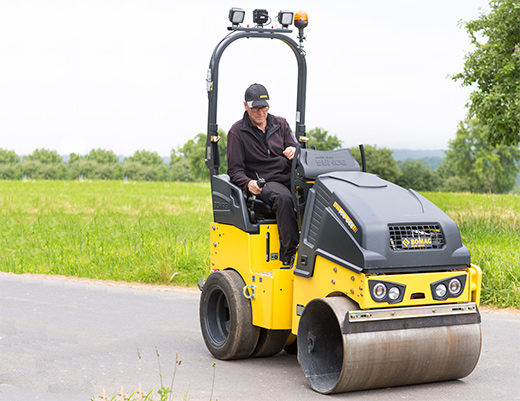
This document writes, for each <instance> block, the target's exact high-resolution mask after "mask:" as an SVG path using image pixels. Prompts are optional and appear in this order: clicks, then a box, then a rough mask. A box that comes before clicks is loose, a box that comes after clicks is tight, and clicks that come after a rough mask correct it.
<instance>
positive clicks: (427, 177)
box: [395, 160, 439, 191]
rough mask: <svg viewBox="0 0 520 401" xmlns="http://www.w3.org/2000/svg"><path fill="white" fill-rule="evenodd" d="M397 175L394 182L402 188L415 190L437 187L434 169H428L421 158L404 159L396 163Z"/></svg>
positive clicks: (429, 189) (434, 188)
mask: <svg viewBox="0 0 520 401" xmlns="http://www.w3.org/2000/svg"><path fill="white" fill-rule="evenodd" d="M398 165H399V168H400V174H399V177H397V180H396V181H395V183H396V184H397V185H400V186H402V187H403V188H406V189H408V188H411V189H414V190H416V191H436V190H437V189H438V186H439V184H438V177H437V174H436V172H435V170H430V169H429V168H428V166H426V165H425V164H424V163H423V162H422V160H405V161H403V162H399V163H398Z"/></svg>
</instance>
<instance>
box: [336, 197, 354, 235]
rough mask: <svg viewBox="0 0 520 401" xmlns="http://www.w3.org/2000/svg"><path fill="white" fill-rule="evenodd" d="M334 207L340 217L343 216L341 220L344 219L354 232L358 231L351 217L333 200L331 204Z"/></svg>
mask: <svg viewBox="0 0 520 401" xmlns="http://www.w3.org/2000/svg"><path fill="white" fill-rule="evenodd" d="M332 206H333V207H334V209H336V210H337V211H338V213H339V215H340V216H341V217H343V220H345V222H346V223H347V225H348V226H349V227H350V229H351V230H352V231H354V232H355V233H357V232H358V228H357V227H356V225H355V224H354V222H353V221H352V219H351V218H350V216H349V215H348V214H347V212H345V211H344V210H343V209H342V208H341V206H340V205H338V202H334V204H333V205H332Z"/></svg>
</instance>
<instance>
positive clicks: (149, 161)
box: [125, 150, 164, 166]
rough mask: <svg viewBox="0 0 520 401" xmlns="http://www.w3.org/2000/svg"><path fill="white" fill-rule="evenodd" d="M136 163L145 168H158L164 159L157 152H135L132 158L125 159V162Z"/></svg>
mask: <svg viewBox="0 0 520 401" xmlns="http://www.w3.org/2000/svg"><path fill="white" fill-rule="evenodd" d="M127 161H129V162H137V163H141V164H143V165H145V166H160V165H161V164H163V163H164V159H163V158H162V157H161V156H159V154H158V153H157V152H151V151H149V150H137V151H136V152H135V153H134V154H133V155H132V156H130V157H127V158H125V162H127Z"/></svg>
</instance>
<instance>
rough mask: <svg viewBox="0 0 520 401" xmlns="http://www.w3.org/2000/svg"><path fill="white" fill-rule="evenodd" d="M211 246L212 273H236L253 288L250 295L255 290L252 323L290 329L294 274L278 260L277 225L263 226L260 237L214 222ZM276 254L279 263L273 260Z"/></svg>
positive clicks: (267, 327)
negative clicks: (222, 271)
mask: <svg viewBox="0 0 520 401" xmlns="http://www.w3.org/2000/svg"><path fill="white" fill-rule="evenodd" d="M268 241H269V247H268V245H267V244H268ZM210 247H211V255H210V260H211V269H212V270H226V269H233V270H236V271H237V272H238V273H239V274H240V275H241V276H242V279H243V280H244V282H245V284H246V286H250V287H248V290H247V295H248V296H251V294H252V291H253V290H254V298H251V308H252V311H253V324H254V325H255V326H259V327H263V328H266V329H276V330H282V329H285V330H286V329H290V328H291V319H292V314H291V302H292V298H293V295H292V294H293V283H292V282H293V278H294V275H293V272H292V270H290V269H287V268H283V265H282V262H281V261H280V260H279V259H280V257H279V251H280V241H279V237H278V226H277V225H276V224H269V225H267V224H265V225H260V232H259V233H258V234H249V233H247V232H245V231H242V230H240V229H238V228H236V227H234V226H231V225H227V224H218V223H212V224H211V229H210ZM268 248H269V253H268ZM275 254H278V260H272V257H274V256H275Z"/></svg>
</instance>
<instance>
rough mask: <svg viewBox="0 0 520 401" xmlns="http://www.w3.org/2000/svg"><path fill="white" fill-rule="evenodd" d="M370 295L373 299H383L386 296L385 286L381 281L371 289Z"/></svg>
mask: <svg viewBox="0 0 520 401" xmlns="http://www.w3.org/2000/svg"><path fill="white" fill-rule="evenodd" d="M372 295H373V296H374V298H375V299H383V298H384V297H385V296H386V286H385V285H384V284H382V283H377V284H376V285H374V288H373V289H372Z"/></svg>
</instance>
